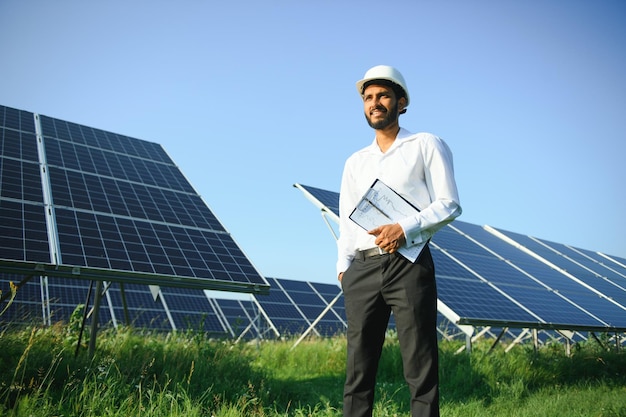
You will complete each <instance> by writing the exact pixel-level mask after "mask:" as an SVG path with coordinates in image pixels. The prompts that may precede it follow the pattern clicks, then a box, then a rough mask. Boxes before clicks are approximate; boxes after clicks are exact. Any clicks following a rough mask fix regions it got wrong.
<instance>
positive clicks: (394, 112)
mask: <svg viewBox="0 0 626 417" xmlns="http://www.w3.org/2000/svg"><path fill="white" fill-rule="evenodd" d="M379 108H384V107H382V106H380V107H379ZM384 109H385V111H386V113H385V117H383V118H382V119H380V120H378V121H376V122H372V119H371V118H370V117H369V116H368V115H367V113H365V119H367V123H368V124H369V125H370V127H371V128H372V129H376V130H381V129H384V128H386V127H388V126H389V125H391V124H392V123H394V122H395V121H396V120H397V119H398V105H397V104H396V105H395V106H393V107H391V109H389V110H387V109H386V108H384Z"/></svg>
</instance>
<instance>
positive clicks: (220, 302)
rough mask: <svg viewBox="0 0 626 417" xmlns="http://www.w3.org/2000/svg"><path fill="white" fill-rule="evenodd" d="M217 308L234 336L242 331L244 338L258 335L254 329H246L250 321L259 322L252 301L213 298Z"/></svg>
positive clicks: (239, 334)
mask: <svg viewBox="0 0 626 417" xmlns="http://www.w3.org/2000/svg"><path fill="white" fill-rule="evenodd" d="M214 301H215V303H216V304H217V306H218V308H219V310H220V311H221V313H222V314H223V316H224V318H225V319H226V320H227V321H228V324H229V326H230V329H231V330H232V332H233V335H234V336H235V337H239V336H241V335H242V333H243V332H244V331H246V332H247V333H246V334H244V335H243V336H244V338H246V339H251V338H255V337H257V336H259V334H258V333H257V331H256V328H255V330H254V331H248V330H249V328H250V325H251V323H254V324H255V325H257V324H260V319H259V317H258V314H259V312H258V309H256V307H255V305H254V303H253V302H252V301H248V300H229V299H218V298H216V299H214Z"/></svg>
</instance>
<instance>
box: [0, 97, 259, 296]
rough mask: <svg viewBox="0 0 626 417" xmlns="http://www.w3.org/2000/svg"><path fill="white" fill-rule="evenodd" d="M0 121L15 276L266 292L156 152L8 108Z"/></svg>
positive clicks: (0, 187) (5, 256) (4, 228)
mask: <svg viewBox="0 0 626 417" xmlns="http://www.w3.org/2000/svg"><path fill="white" fill-rule="evenodd" d="M0 121H1V122H2V124H1V125H0V139H1V142H0V151H1V154H0V220H1V222H0V224H1V226H0V236H2V237H3V239H2V243H0V260H5V261H6V262H4V263H5V264H7V262H13V263H12V264H10V266H11V267H12V269H11V272H13V271H18V270H19V271H20V272H22V271H26V272H27V273H29V272H30V271H32V268H34V266H29V265H27V264H26V265H25V264H24V262H37V263H42V264H40V265H38V268H40V269H45V272H46V274H47V275H57V276H68V275H69V276H71V277H72V278H89V279H93V278H97V279H103V280H113V281H118V280H119V281H122V282H136V283H146V284H148V283H150V284H160V285H164V286H184V287H193V288H210V289H222V290H237V291H243V292H263V291H264V290H266V289H267V288H268V284H267V282H266V281H265V279H264V278H263V277H262V276H261V275H260V274H259V273H258V271H256V269H255V268H254V267H253V265H252V263H251V262H250V261H249V260H248V259H247V257H246V256H245V255H244V254H243V252H242V251H241V249H240V248H239V247H238V246H237V244H236V243H235V242H234V240H233V239H232V237H231V236H230V234H229V233H228V232H227V231H226V229H225V228H224V227H223V226H222V224H221V223H220V222H219V221H218V220H217V218H216V217H215V216H214V215H213V213H212V212H211V211H210V209H209V208H208V207H207V206H206V204H205V203H204V201H203V200H202V198H201V197H200V196H199V195H198V194H197V193H196V192H195V190H194V189H193V187H192V186H191V184H190V183H189V182H188V181H187V179H186V178H185V177H184V175H183V174H182V172H181V171H180V170H179V169H178V167H177V166H176V165H175V164H174V162H173V161H172V160H171V159H170V158H169V156H168V155H167V153H166V152H165V150H164V149H163V148H162V147H161V146H160V145H158V144H155V143H152V142H147V141H143V140H140V139H135V138H130V137H127V136H123V135H118V134H114V133H110V132H105V131H102V130H98V129H94V128H91V127H87V126H82V125H78V124H75V123H70V122H66V121H62V120H58V119H54V118H50V117H47V116H39V115H35V114H33V113H28V112H23V111H21V110H16V109H11V108H8V107H4V106H0ZM36 125H37V126H39V127H40V130H37V129H36ZM36 134H40V135H41V136H40V137H37V136H36ZM38 144H41V146H38ZM44 197H46V198H45V199H44ZM47 203H50V204H51V207H50V210H49V213H50V215H49V216H46V212H45V211H44V204H47ZM46 220H48V222H47V221H46ZM48 223H50V224H48ZM56 230H58V239H57V236H55V235H54V232H55V231H56ZM49 232H50V233H51V236H52V238H51V241H50V243H48V233H49ZM5 237H6V238H5ZM57 242H58V251H57ZM18 261H19V262H22V263H17V262H18ZM7 265H8V264H7ZM76 266H79V267H81V269H80V270H77V269H75V268H74V267H76ZM77 272H79V273H77Z"/></svg>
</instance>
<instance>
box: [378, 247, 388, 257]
mask: <svg viewBox="0 0 626 417" xmlns="http://www.w3.org/2000/svg"><path fill="white" fill-rule="evenodd" d="M376 249H378V254H379V255H384V254H386V253H387V251H385V250H384V249H383V248H381V247H380V246H376Z"/></svg>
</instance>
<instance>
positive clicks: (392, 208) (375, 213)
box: [350, 179, 427, 262]
mask: <svg viewBox="0 0 626 417" xmlns="http://www.w3.org/2000/svg"><path fill="white" fill-rule="evenodd" d="M417 213H419V210H418V209H417V208H415V207H414V206H413V205H412V204H411V203H409V202H408V201H406V200H405V199H404V198H403V197H402V196H401V195H400V194H398V193H396V192H395V191H394V190H393V189H391V188H390V187H388V186H387V185H386V184H385V183H384V182H382V181H381V180H378V179H377V180H376V181H374V184H373V185H372V186H371V187H370V189H369V190H367V192H366V193H365V195H364V196H363V197H362V198H361V200H360V201H359V203H358V204H357V206H356V207H355V209H354V210H353V211H352V214H350V219H351V220H352V221H354V222H355V223H356V224H358V225H359V226H361V227H362V228H363V229H365V230H367V231H369V230H372V229H375V228H377V227H378V226H382V225H384V224H392V223H397V222H398V221H399V220H401V219H404V218H407V217H410V216H415V215H416V214H417ZM426 243H427V242H424V243H421V244H419V245H414V246H407V245H406V244H405V245H404V246H402V247H400V248H399V249H398V252H399V253H400V254H401V255H402V256H404V257H405V258H407V259H408V260H409V261H411V262H415V260H416V259H417V257H418V256H419V254H420V253H421V252H422V249H423V248H424V246H426Z"/></svg>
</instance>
